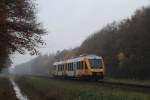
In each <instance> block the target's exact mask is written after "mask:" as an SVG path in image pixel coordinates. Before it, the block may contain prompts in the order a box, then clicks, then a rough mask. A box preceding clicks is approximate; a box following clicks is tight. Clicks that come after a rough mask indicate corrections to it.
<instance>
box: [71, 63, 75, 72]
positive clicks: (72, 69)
mask: <svg viewBox="0 0 150 100" xmlns="http://www.w3.org/2000/svg"><path fill="white" fill-rule="evenodd" d="M71 65H72V71H73V70H74V69H73V63H71Z"/></svg>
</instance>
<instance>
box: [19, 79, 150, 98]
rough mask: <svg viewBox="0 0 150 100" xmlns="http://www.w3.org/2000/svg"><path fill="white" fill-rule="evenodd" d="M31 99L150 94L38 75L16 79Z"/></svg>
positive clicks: (144, 96) (117, 96)
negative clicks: (45, 77) (44, 77)
mask: <svg viewBox="0 0 150 100" xmlns="http://www.w3.org/2000/svg"><path fill="white" fill-rule="evenodd" d="M16 80H17V82H18V85H19V86H20V87H21V89H23V90H24V92H25V93H26V94H27V95H28V96H29V98H30V99H31V100H35V98H36V100H41V98H42V100H50V99H52V100H149V99H150V96H149V94H144V93H140V92H136V91H129V90H127V89H126V90H121V89H119V88H108V87H101V86H98V85H92V84H90V83H85V82H83V83H82V82H75V81H74V82H71V81H64V80H51V79H43V78H36V77H30V78H27V77H23V78H19V79H16Z"/></svg>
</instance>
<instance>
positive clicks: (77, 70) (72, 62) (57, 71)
mask: <svg viewBox="0 0 150 100" xmlns="http://www.w3.org/2000/svg"><path fill="white" fill-rule="evenodd" d="M53 69H54V70H53V75H54V76H55V77H64V78H74V79H90V80H91V79H92V80H99V79H103V77H104V69H105V67H104V61H103V58H102V57H101V56H96V55H84V56H79V57H76V58H71V59H67V60H63V61H59V62H55V63H54V64H53Z"/></svg>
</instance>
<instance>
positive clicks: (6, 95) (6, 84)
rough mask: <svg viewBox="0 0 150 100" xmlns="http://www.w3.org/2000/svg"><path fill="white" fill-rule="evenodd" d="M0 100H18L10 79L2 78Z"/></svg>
mask: <svg viewBox="0 0 150 100" xmlns="http://www.w3.org/2000/svg"><path fill="white" fill-rule="evenodd" d="M0 100H18V99H17V98H16V95H15V92H14V90H13V87H12V84H11V83H10V81H9V79H8V78H3V77H0Z"/></svg>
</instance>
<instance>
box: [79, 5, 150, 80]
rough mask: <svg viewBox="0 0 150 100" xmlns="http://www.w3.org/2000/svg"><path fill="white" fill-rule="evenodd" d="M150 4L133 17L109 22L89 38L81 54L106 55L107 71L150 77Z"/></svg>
mask: <svg viewBox="0 0 150 100" xmlns="http://www.w3.org/2000/svg"><path fill="white" fill-rule="evenodd" d="M149 18H150V7H146V8H142V9H140V10H137V11H136V12H135V14H134V15H133V16H131V18H128V19H125V20H123V21H121V22H119V23H116V22H114V23H112V24H108V25H107V26H106V27H104V28H103V29H102V30H100V31H99V32H96V33H95V34H93V35H92V36H90V37H89V38H87V39H86V40H85V41H84V42H83V44H82V45H81V47H80V48H79V50H78V51H79V54H82V53H87V54H91V53H94V54H97V55H101V56H103V57H104V59H105V63H106V67H107V69H108V75H109V76H113V77H119V78H134V79H136V78H138V79H147V78H150V73H149V70H150V43H149V40H150V19H149Z"/></svg>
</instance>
